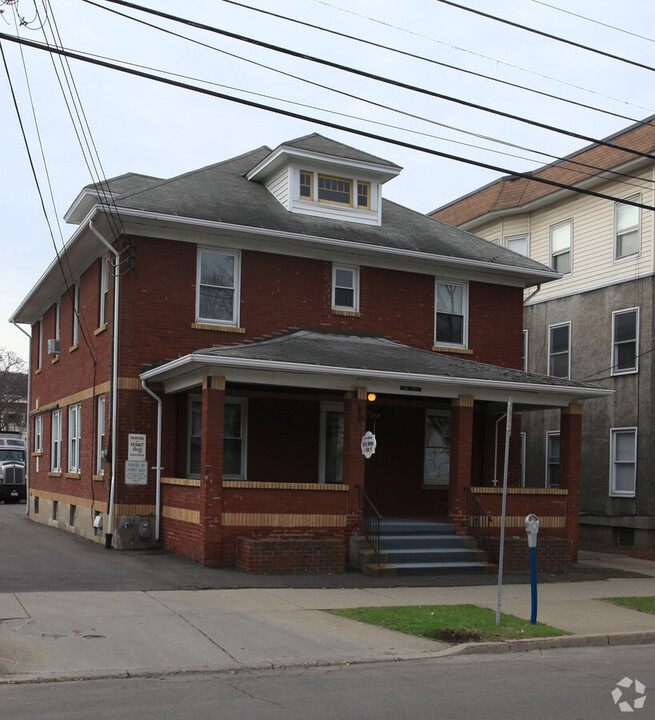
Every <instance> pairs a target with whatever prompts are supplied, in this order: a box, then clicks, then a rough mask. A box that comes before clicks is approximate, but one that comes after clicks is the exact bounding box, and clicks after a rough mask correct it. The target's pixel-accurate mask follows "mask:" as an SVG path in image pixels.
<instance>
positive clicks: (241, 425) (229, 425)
mask: <svg viewBox="0 0 655 720" xmlns="http://www.w3.org/2000/svg"><path fill="white" fill-rule="evenodd" d="M246 415H247V404H246V400H245V399H244V398H226V399H225V411H224V415H223V477H225V478H239V479H241V478H245V476H246V423H247V417H246ZM201 438H202V400H201V399H200V398H194V397H192V398H191V399H190V401H189V423H188V445H187V447H188V455H187V457H188V472H189V475H190V476H191V477H198V476H199V475H200V472H201V467H200V449H201ZM207 441H208V442H212V438H211V437H209V438H208V439H207Z"/></svg>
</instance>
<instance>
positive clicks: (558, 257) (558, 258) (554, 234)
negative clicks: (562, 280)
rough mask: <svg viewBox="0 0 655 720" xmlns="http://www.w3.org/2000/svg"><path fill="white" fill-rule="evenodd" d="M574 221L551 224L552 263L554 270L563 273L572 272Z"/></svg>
mask: <svg viewBox="0 0 655 720" xmlns="http://www.w3.org/2000/svg"><path fill="white" fill-rule="evenodd" d="M572 244H573V222H572V221H571V220H566V221H565V222H561V223H557V225H551V226H550V263H551V265H552V267H553V270H556V271H557V272H558V273H561V274H562V275H567V274H568V273H570V272H571V245H572Z"/></svg>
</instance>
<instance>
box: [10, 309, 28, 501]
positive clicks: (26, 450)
mask: <svg viewBox="0 0 655 720" xmlns="http://www.w3.org/2000/svg"><path fill="white" fill-rule="evenodd" d="M11 324H12V325H14V327H17V328H18V329H19V330H20V331H21V332H22V333H23V335H26V336H27V337H28V338H29V341H30V346H29V347H30V351H29V354H28V360H27V408H26V411H25V428H26V430H25V514H26V515H29V514H30V401H31V395H32V336H31V335H30V334H29V333H28V332H27V330H23V328H22V327H20V325H18V324H17V323H16V321H15V320H12V321H11Z"/></svg>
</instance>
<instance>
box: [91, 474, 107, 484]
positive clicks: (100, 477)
mask: <svg viewBox="0 0 655 720" xmlns="http://www.w3.org/2000/svg"><path fill="white" fill-rule="evenodd" d="M93 479H94V480H95V481H96V482H104V481H105V476H104V475H94V476H93Z"/></svg>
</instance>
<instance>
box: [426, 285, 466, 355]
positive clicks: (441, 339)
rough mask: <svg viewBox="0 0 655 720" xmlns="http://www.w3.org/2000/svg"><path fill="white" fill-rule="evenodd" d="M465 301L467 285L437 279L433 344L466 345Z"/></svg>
mask: <svg viewBox="0 0 655 720" xmlns="http://www.w3.org/2000/svg"><path fill="white" fill-rule="evenodd" d="M467 301H468V298H467V286H466V285H465V284H464V283H452V282H442V281H440V280H437V283H436V291H435V307H436V313H435V314H436V320H435V333H434V336H435V344H437V345H460V346H462V347H464V346H465V345H466V341H467V337H466V334H467V327H466V326H467V304H468V302H467Z"/></svg>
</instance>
